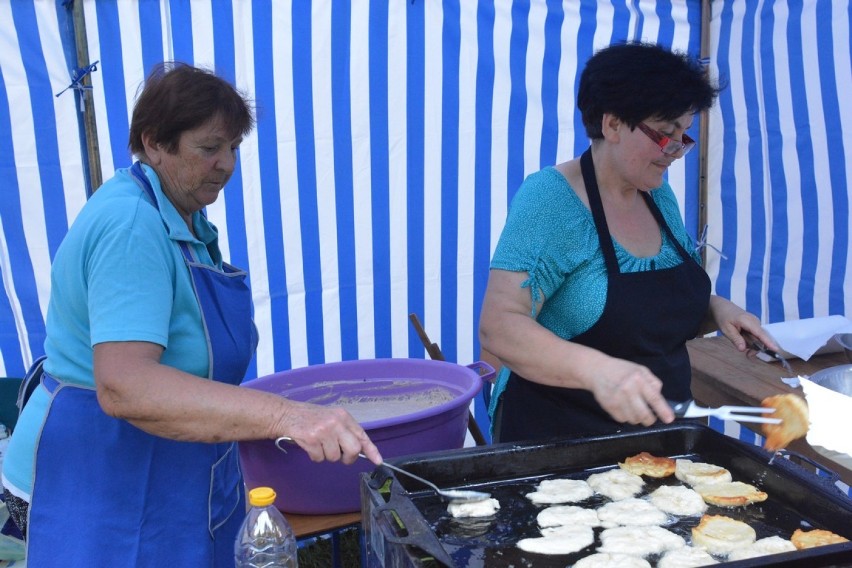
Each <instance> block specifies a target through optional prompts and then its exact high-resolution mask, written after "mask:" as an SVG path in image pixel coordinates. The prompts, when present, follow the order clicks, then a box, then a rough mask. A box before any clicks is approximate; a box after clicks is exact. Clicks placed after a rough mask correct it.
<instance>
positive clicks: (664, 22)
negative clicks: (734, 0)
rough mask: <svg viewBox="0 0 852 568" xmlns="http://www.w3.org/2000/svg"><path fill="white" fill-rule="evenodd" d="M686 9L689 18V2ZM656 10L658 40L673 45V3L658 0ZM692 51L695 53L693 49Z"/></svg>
mask: <svg viewBox="0 0 852 568" xmlns="http://www.w3.org/2000/svg"><path fill="white" fill-rule="evenodd" d="M686 9H687V18H689V16H690V14H691V13H692V10H691V9H690V5H689V3H687V7H686ZM655 12H656V14H657V18H658V19H659V20H660V29H659V30H658V31H657V39H656V42H657V43H659V44H660V45H665V46H667V47H671V46H672V43H674V20H673V19H672V5H671V4H670V3H668V2H657V5H656V6H655ZM690 29H692V27H690ZM639 37H640V38H641V37H642V36H641V35H640V36H639ZM690 47H692V46H690ZM690 53H693V52H692V50H691V49H690ZM694 140H697V138H694Z"/></svg>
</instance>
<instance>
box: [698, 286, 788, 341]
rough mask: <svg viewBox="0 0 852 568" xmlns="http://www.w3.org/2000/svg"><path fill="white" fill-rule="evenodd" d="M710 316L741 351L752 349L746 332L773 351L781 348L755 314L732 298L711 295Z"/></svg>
mask: <svg viewBox="0 0 852 568" xmlns="http://www.w3.org/2000/svg"><path fill="white" fill-rule="evenodd" d="M708 316H709V317H710V318H712V319H713V321H715V323H716V326H717V327H718V329H719V331H721V332H722V334H723V335H724V336H725V337H727V338H728V339H729V340H730V341H731V343H733V344H734V347H736V348H737V350H738V351H740V352H743V353H745V352H748V351H749V349H750V342H749V341H748V340H747V338H746V337H744V333H750V334H751V335H753V336H754V337H756V338H757V339H759V340H760V341H761V342H763V344H764V345H765V346H766V347H767V348H769V349H771V350H773V351H778V350H779V349H780V348H779V346H778V344H777V343H775V340H774V339H773V338H772V336H771V335H769V333H768V332H767V331H766V330H765V329H763V326H762V325H760V320H759V319H757V317H756V316H755V315H754V314H750V313H749V312H747V311H745V310H743V309H742V308H740V307H739V306H737V305H736V304H734V303H733V302H731V301H730V300H726V299H725V298H722V297H721V296H710V307H709V310H708Z"/></svg>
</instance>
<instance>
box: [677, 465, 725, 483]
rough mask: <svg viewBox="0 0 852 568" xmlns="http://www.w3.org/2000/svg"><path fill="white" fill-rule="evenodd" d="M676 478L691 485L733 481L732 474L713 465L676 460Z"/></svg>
mask: <svg viewBox="0 0 852 568" xmlns="http://www.w3.org/2000/svg"><path fill="white" fill-rule="evenodd" d="M675 477H677V478H678V479H680V480H681V481H683V482H684V483H686V484H689V485H700V484H702V483H724V482H727V481H731V479H732V477H731V472H730V471H728V470H727V469H725V468H724V467H721V466H718V465H714V464H712V463H704V462H694V461H690V460H675Z"/></svg>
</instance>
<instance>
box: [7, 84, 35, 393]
mask: <svg viewBox="0 0 852 568" xmlns="http://www.w3.org/2000/svg"><path fill="white" fill-rule="evenodd" d="M11 118H12V117H11V114H10V110H9V98H8V95H7V93H6V82H5V80H4V78H3V69H2V67H0V179H2V180H4V181H3V184H4V185H3V188H4V192H3V193H4V195H3V199H0V219H2V221H3V237H4V239H5V241H6V246H7V250H8V254H9V266H11V267H12V268H11V274H8V273H6V272H2V273H0V274H2V277H3V289H4V291H5V290H8V289H9V283H7V282H6V279H7V278H10V279H11V280H12V282H14V286H15V291H16V292H17V296H18V301H19V302H20V304H21V307H22V309H23V310H24V318H25V320H26V323H27V332H28V337H27V338H26V339H27V341H29V343H30V349H31V350H32V353H33V356H34V357H35V356H37V354H38V355H41V354H42V353H44V347H43V346H42V344H43V342H44V337H45V334H44V324H43V322H42V317H41V312H40V311H39V305H38V297H37V296H36V282H35V274H34V272H33V266H32V261H31V259H30V256H29V251H28V250H27V241H26V237H25V236H24V227H23V223H22V220H21V199H20V198H21V188H20V186H19V184H18V174H17V171H16V167H15V148H14V146H13V145H12V120H11ZM0 297H2V303H0V353H2V356H3V361H4V364H5V367H6V374H7V375H8V376H12V377H15V376H17V377H23V376H24V373H25V372H26V369H25V368H24V362H23V354H22V352H21V339H22V338H20V337H19V336H18V329H17V326H16V325H15V318H14V315H13V313H12V306H11V304H10V302H9V298H8V295H7V294H6V293H2V294H0Z"/></svg>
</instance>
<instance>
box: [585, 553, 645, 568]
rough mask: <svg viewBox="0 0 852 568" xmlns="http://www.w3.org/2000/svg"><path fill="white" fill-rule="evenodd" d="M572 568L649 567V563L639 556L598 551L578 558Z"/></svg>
mask: <svg viewBox="0 0 852 568" xmlns="http://www.w3.org/2000/svg"><path fill="white" fill-rule="evenodd" d="M574 568H651V564H650V563H649V562H648V561H647V560H645V559H644V558H642V557H641V556H630V555H629V554H618V553H609V552H598V553H597V554H592V555H591V556H586V557H584V558H581V559H579V560H578V561H577V562H576V563H575V564H574Z"/></svg>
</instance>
